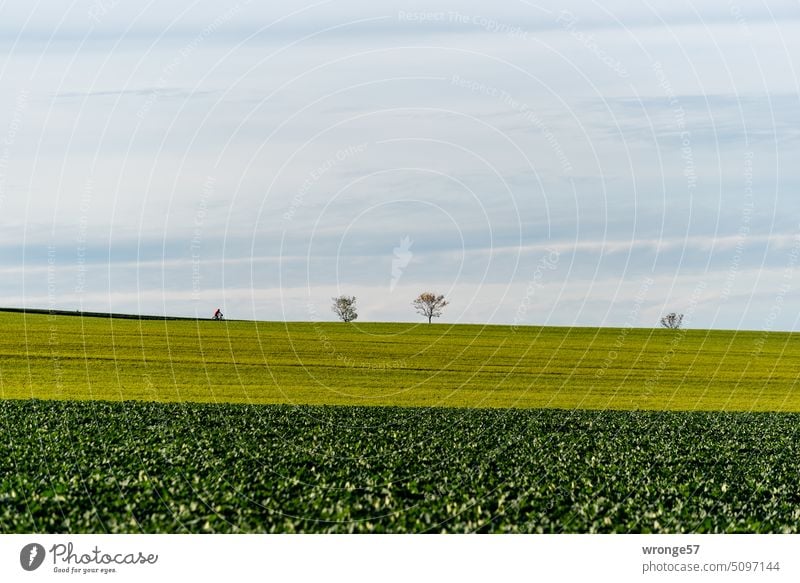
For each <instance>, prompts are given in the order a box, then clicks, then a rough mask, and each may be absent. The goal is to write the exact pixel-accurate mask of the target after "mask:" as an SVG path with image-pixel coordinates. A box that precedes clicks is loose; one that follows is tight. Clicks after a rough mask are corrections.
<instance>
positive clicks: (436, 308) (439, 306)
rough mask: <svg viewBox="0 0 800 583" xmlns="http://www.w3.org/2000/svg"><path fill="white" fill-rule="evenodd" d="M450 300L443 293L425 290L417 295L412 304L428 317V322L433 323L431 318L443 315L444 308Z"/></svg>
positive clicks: (419, 312)
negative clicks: (438, 293)
mask: <svg viewBox="0 0 800 583" xmlns="http://www.w3.org/2000/svg"><path fill="white" fill-rule="evenodd" d="M449 303H450V302H448V301H446V300H445V299H444V296H443V295H438V296H437V295H436V294H435V293H432V292H423V293H421V294H419V296H417V299H415V300H414V301H413V302H412V305H413V306H414V308H415V309H416V310H417V313H418V314H421V315H423V316H425V317H426V318H428V324H430V323H431V318H438V317H439V316H441V315H442V310H444V307H445V306H446V305H447V304H449Z"/></svg>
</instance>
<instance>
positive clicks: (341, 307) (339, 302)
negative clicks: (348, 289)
mask: <svg viewBox="0 0 800 583" xmlns="http://www.w3.org/2000/svg"><path fill="white" fill-rule="evenodd" d="M332 299H333V305H332V306H331V310H333V311H334V313H335V314H336V315H337V316H339V319H340V320H341V321H342V322H352V321H353V320H355V319H356V318H358V313H357V312H356V296H339V297H338V298H332Z"/></svg>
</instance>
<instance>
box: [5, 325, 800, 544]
mask: <svg viewBox="0 0 800 583" xmlns="http://www.w3.org/2000/svg"><path fill="white" fill-rule="evenodd" d="M798 339H800V338H799V337H798V336H797V335H793V334H785V333H755V332H739V333H734V332H724V331H704V330H688V331H668V330H656V329H647V330H644V329H608V328H606V329H603V328H553V327H549V328H541V327H520V328H513V327H509V326H467V325H458V326H451V325H446V324H439V325H431V326H429V325H427V324H419V325H414V324H380V323H374V324H370V323H368V324H349V325H348V324H341V323H275V322H235V321H229V322H211V321H194V320H137V319H116V318H102V317H92V318H88V317H87V318H83V317H75V316H66V315H62V316H56V315H48V314H27V315H26V314H18V313H0V502H2V504H0V532H72V533H80V532H797V530H798V524H800V511H798V510H797V509H798V507H800V497H799V496H800V495H798V492H800V461H799V460H800V455H799V454H800V451H798V443H800V440H798V437H800V436H799V435H798V431H799V430H798V428H799V427H800V414H798V412H800V395H799V394H798V390H797V388H796V386H795V385H796V383H797V379H798V374H800V371H798V370H797V369H796V367H795V363H797V362H798V357H800V348H798V342H797V340H798ZM148 401H149V402H148ZM331 405H337V406H331ZM366 405H368V406H366Z"/></svg>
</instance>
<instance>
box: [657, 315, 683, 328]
mask: <svg viewBox="0 0 800 583" xmlns="http://www.w3.org/2000/svg"><path fill="white" fill-rule="evenodd" d="M681 324H683V314H676V313H675V312H671V313H669V314H667V315H666V316H664V317H663V318H661V325H662V326H663V327H664V328H668V329H669V330H677V329H678V328H680V327H681Z"/></svg>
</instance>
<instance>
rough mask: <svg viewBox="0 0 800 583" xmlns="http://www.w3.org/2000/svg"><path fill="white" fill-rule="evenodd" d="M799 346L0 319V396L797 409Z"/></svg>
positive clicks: (598, 334)
mask: <svg viewBox="0 0 800 583" xmlns="http://www.w3.org/2000/svg"><path fill="white" fill-rule="evenodd" d="M799 362H800V335H796V334H788V333H760V332H727V331H705V330H686V331H677V332H676V331H668V330H659V329H620V328H617V329H614V328H554V327H545V328H543V327H519V328H513V327H510V326H474V325H447V324H434V325H430V326H429V325H427V324H383V323H353V324H342V323H278V322H233V321H230V322H212V321H197V322H196V321H192V320H173V321H159V320H142V321H139V320H119V319H109V318H81V317H75V316H52V315H46V314H35V315H34V314H27V315H25V314H15V313H0V398H5V399H28V398H32V397H33V398H38V399H77V400H84V399H98V400H150V401H166V402H175V401H195V402H226V403H264V404H266V403H271V404H275V403H295V404H331V405H333V404H335V405H400V406H442V407H525V408H543V407H544V408H565V409H575V408H584V409H666V410H727V411H800V390H799V389H798V387H797V383H798V377H800V368H799V367H798V366H797V364H798V363H799Z"/></svg>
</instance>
